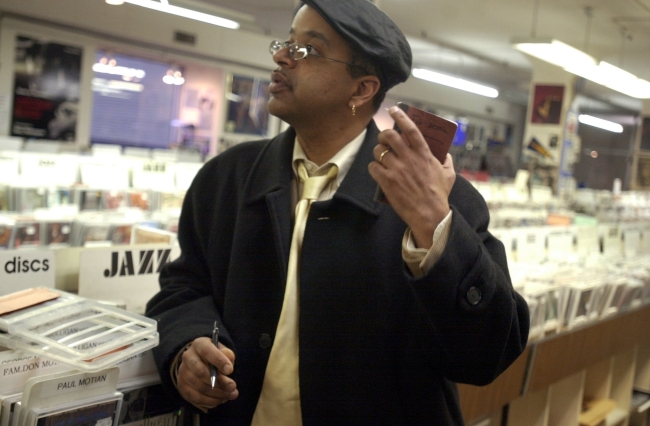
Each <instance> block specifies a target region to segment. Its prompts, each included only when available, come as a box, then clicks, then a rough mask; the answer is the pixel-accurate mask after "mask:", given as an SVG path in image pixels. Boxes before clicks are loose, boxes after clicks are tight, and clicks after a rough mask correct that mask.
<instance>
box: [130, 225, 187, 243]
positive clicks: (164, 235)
mask: <svg viewBox="0 0 650 426" xmlns="http://www.w3.org/2000/svg"><path fill="white" fill-rule="evenodd" d="M176 238H177V235H176V234H175V233H173V232H169V231H165V230H162V229H157V228H150V227H148V226H142V225H135V226H134V227H133V232H132V234H131V243H132V244H173V243H174V242H175V241H176Z"/></svg>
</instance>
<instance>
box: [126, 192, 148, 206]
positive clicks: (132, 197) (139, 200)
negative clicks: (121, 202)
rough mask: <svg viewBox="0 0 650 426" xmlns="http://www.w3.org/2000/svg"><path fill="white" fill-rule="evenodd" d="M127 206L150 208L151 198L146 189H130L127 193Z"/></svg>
mask: <svg viewBox="0 0 650 426" xmlns="http://www.w3.org/2000/svg"><path fill="white" fill-rule="evenodd" d="M128 206H129V207H135V208H138V209H141V210H149V209H150V208H151V200H150V197H149V193H148V192H147V191H131V192H129V193H128Z"/></svg>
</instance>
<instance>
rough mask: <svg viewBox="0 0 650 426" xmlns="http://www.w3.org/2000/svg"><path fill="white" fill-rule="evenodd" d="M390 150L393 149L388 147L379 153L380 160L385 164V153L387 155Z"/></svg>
mask: <svg viewBox="0 0 650 426" xmlns="http://www.w3.org/2000/svg"><path fill="white" fill-rule="evenodd" d="M390 151H391V149H390V148H388V149H386V150H384V151H382V153H381V154H379V162H380V163H381V164H384V155H386V154H387V153H389V152H390Z"/></svg>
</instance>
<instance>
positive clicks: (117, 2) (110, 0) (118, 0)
mask: <svg viewBox="0 0 650 426" xmlns="http://www.w3.org/2000/svg"><path fill="white" fill-rule="evenodd" d="M106 3H108V4H112V5H115V6H119V5H121V4H124V0H106Z"/></svg>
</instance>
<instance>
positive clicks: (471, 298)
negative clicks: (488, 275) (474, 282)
mask: <svg viewBox="0 0 650 426" xmlns="http://www.w3.org/2000/svg"><path fill="white" fill-rule="evenodd" d="M465 296H466V297H467V301H468V302H469V304H470V305H472V306H476V305H478V304H479V302H480V301H481V290H479V289H478V288H477V287H470V288H469V290H467V294H466V295H465Z"/></svg>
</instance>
